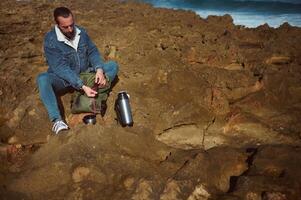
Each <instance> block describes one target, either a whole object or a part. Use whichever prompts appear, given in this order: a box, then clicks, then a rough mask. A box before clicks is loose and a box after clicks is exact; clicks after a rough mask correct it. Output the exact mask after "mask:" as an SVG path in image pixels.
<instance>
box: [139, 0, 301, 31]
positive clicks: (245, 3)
mask: <svg viewBox="0 0 301 200" xmlns="http://www.w3.org/2000/svg"><path fill="white" fill-rule="evenodd" d="M144 1H145V2H148V3H151V4H153V5H154V6H156V7H165V8H175V9H188V10H193V11H195V12H196V13H198V14H199V15H200V16H202V17H207V16H208V15H224V14H230V15H231V16H232V17H233V19H234V23H235V24H237V25H245V26H247V27H257V26H259V25H262V24H265V23H267V24H269V25H270V26H272V27H278V26H280V25H281V24H283V23H284V22H288V23H290V24H291V25H294V26H299V27H301V4H300V3H299V1H300V0H286V1H285V0H281V1H275V0H253V1H251V0H144Z"/></svg>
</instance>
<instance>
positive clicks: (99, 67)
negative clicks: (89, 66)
mask: <svg viewBox="0 0 301 200" xmlns="http://www.w3.org/2000/svg"><path fill="white" fill-rule="evenodd" d="M97 69H102V70H103V67H102V66H101V65H98V66H96V67H95V71H97Z"/></svg>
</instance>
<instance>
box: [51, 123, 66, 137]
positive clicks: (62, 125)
mask: <svg viewBox="0 0 301 200" xmlns="http://www.w3.org/2000/svg"><path fill="white" fill-rule="evenodd" d="M68 129H69V127H68V125H67V124H66V123H65V122H64V121H62V120H59V121H56V122H55V123H54V124H53V127H52V131H53V132H55V134H58V133H59V132H60V131H62V130H68Z"/></svg>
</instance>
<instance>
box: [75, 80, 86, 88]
mask: <svg viewBox="0 0 301 200" xmlns="http://www.w3.org/2000/svg"><path fill="white" fill-rule="evenodd" d="M83 85H84V83H83V81H82V80H78V81H77V83H76V86H75V88H76V89H78V90H80V89H82V87H83Z"/></svg>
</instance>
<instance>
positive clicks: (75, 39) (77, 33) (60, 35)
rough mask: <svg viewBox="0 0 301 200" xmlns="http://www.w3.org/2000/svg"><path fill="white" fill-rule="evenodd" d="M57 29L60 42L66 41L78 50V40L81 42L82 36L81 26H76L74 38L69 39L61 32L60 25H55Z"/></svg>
mask: <svg viewBox="0 0 301 200" xmlns="http://www.w3.org/2000/svg"><path fill="white" fill-rule="evenodd" d="M54 29H55V33H56V37H57V40H58V41H60V42H64V43H65V44H67V45H69V46H71V47H72V48H74V49H75V50H77V47H78V42H79V38H80V32H81V30H80V29H79V28H77V27H76V26H75V31H76V33H75V37H74V39H73V40H71V41H70V40H68V38H67V37H66V36H65V35H64V34H63V33H62V32H61V30H60V29H59V27H58V25H55V27H54Z"/></svg>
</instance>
